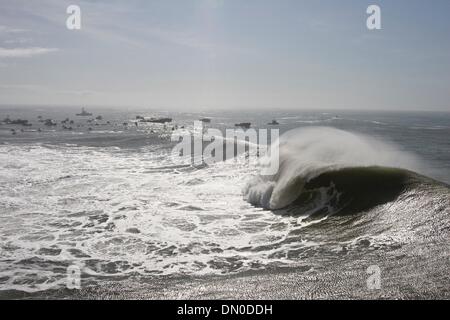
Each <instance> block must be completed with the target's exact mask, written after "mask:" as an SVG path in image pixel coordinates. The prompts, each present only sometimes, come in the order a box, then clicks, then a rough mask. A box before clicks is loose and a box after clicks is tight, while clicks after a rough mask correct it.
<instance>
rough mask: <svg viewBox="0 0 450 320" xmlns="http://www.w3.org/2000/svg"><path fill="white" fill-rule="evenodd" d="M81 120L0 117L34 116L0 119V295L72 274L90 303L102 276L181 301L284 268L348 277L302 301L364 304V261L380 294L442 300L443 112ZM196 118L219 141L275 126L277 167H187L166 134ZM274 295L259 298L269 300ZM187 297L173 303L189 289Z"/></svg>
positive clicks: (445, 252)
mask: <svg viewBox="0 0 450 320" xmlns="http://www.w3.org/2000/svg"><path fill="white" fill-rule="evenodd" d="M79 111H80V110H79V108H68V107H43V106H36V107H7V106H3V107H1V108H0V121H2V120H3V119H10V120H15V119H26V120H28V123H29V125H27V126H23V125H20V124H11V123H9V122H10V121H3V122H0V253H1V254H0V296H1V297H21V296H24V295H29V296H31V297H48V296H56V297H59V298H61V297H68V296H74V295H76V293H74V291H73V290H69V289H67V281H68V270H72V269H70V268H72V267H74V266H75V268H78V269H77V270H79V273H80V276H81V287H82V290H83V289H84V290H88V291H89V290H91V291H89V292H91V293H90V294H91V296H92V297H94V298H95V297H97V298H98V297H100V296H102V294H101V293H99V291H100V292H101V290H102V287H104V285H105V284H106V283H107V284H109V285H111V284H113V285H118V286H121V283H129V282H130V281H133V283H135V285H133V286H132V287H133V289H132V290H131V291H133V292H135V293H136V292H139V291H140V290H142V289H141V288H140V287H139V285H138V284H139V283H144V282H145V283H149V282H152V281H154V282H155V283H156V282H158V283H159V284H160V285H159V287H158V290H163V289H161V287H164V284H165V283H170V284H172V285H173V283H174V281H175V280H174V279H181V280H179V281H181V283H185V284H186V285H181V287H182V288H184V289H180V288H178V289H177V290H181V291H180V292H183V290H185V289H186V287H191V289H192V287H193V286H195V281H200V282H201V283H204V282H205V281H207V280H205V279H214V280H211V281H215V282H216V284H217V281H225V280H223V279H231V278H232V279H240V277H244V278H245V277H246V276H247V275H249V274H252V275H254V274H256V275H258V274H261V275H265V276H267V275H268V274H269V275H272V274H278V273H279V272H283V270H287V272H295V274H296V275H297V279H300V278H301V277H303V278H304V279H312V278H313V277H321V276H324V277H325V278H326V279H329V278H330V277H331V279H334V278H335V276H337V275H338V274H340V275H342V274H343V272H344V271H343V270H342V268H345V272H349V271H352V272H354V273H357V274H358V277H357V279H358V282H353V283H352V285H351V286H345V285H343V286H342V288H344V289H342V291H339V290H338V291H336V290H333V288H331V289H330V288H329V286H326V287H324V288H313V289H311V290H313V292H315V294H316V295H310V296H309V295H308V294H306V293H304V294H303V295H302V297H311V296H313V297H325V298H326V297H336V296H337V297H353V296H357V297H365V295H364V293H363V291H364V290H363V289H364V288H365V286H366V283H365V282H364V280H361V279H366V278H367V277H368V275H367V273H366V271H367V268H368V267H370V266H377V268H379V269H380V270H381V272H382V274H383V272H385V273H384V274H387V275H386V276H385V278H383V277H382V280H383V279H385V281H386V282H385V283H387V284H386V286H388V287H389V291H388V293H385V296H386V297H394V298H395V297H397V298H398V297H425V298H427V297H438V298H445V297H449V295H450V293H449V288H450V279H449V274H448V268H449V266H450V259H449V249H448V248H449V246H448V244H449V242H448V241H449V239H450V237H449V235H450V220H449V215H450V210H449V204H450V189H449V183H450V140H449V136H450V113H445V112H389V111H383V112H381V111H380V112H375V111H373V112H369V111H366V112H362V111H336V110H334V111H227V112H225V111H224V112H219V111H211V112H163V111H159V112H158V111H149V110H145V109H133V108H117V109H112V108H88V111H89V112H92V115H91V116H84V117H82V116H76V114H77V113H79ZM99 115H101V118H100V117H99V118H98V119H95V118H96V117H97V116H99ZM136 116H143V117H170V118H172V119H173V120H172V122H171V123H167V124H160V123H150V122H145V123H144V122H139V123H136ZM200 118H208V119H210V122H205V123H204V127H205V129H207V128H214V129H218V130H220V131H221V132H224V131H225V130H226V129H234V128H236V127H235V124H237V123H242V122H250V123H251V128H254V129H256V130H260V129H269V130H270V129H272V130H273V129H278V130H279V134H280V139H279V141H274V142H273V143H272V144H273V145H274V144H277V145H278V146H279V157H278V159H279V170H278V171H277V172H276V173H275V174H273V175H261V167H260V165H259V162H255V161H250V160H249V152H243V153H238V154H236V155H235V157H233V158H231V159H227V160H226V161H218V162H215V163H208V164H207V165H189V164H187V165H186V164H183V165H181V164H180V163H178V162H177V160H176V159H174V154H173V153H172V150H173V147H174V145H175V142H174V141H171V136H172V134H173V133H174V132H177V130H179V129H180V130H181V129H183V130H185V131H187V132H190V131H192V130H194V128H193V126H194V121H198V120H199V119H200ZM46 119H52V120H54V124H55V125H45V120H46ZM66 119H68V120H67V121H65V120H66ZM274 119H275V120H276V122H277V123H278V124H275V125H269V123H270V122H271V121H272V120H274ZM62 121H64V123H62ZM235 143H237V144H239V143H244V142H239V141H237V142H233V144H235ZM244 144H245V143H244ZM250 156H251V155H250ZM268 160H269V161H270V160H271V159H270V158H268ZM330 274H331V275H330ZM230 277H231V278H230ZM274 277H275V276H274ZM345 277H347V278H348V277H351V276H348V275H346V276H345ZM186 279H191V280H186ZM192 279H196V280H195V281H194V280H192ZM230 281H232V280H230ZM233 281H236V280H233ZM292 281H293V280H292ZM305 281H306V280H305ZM308 281H313V280H308ZM355 281H356V280H355ZM424 282H425V283H424ZM177 283H178V282H177ZM305 283H306V282H305ZM382 284H383V281H382ZM281 286H283V284H281V283H280V287H281ZM250 287H251V285H250ZM263 287H264V286H263ZM264 288H265V287H264ZM296 288H297V289H296ZM399 288H402V290H400V289H399ZM265 289H267V288H265ZM92 290H94V291H95V292H94V293H92ZM108 290H109V293H110V294H111V292H113V291H114V290H113V289H108ZM155 290H156V289H155ZM167 290H168V289H167ZM208 290H209V291H208ZM271 290H274V291H275V292H273V291H272V292H273V295H268V296H267V290H266V291H264V292H263V291H260V295H256V296H255V297H269V298H270V297H277V292H276V291H277V286H276V285H274V284H272V285H271ZM280 290H281V288H280ZM296 290H300V291H301V290H304V288H303V289H302V288H301V285H297V286H293V287H292V288H291V289H290V291H289V294H287V295H286V296H282V297H284V298H286V297H287V298H294V297H297V295H296V294H295V292H296ZM352 290H355V291H352ZM190 292H191V295H182V296H183V297H190V298H192V297H194V298H196V297H198V296H199V295H198V294H199V293H198V292H197V291H195V292H196V293H192V291H190ZM254 292H258V290H256V291H254ZM280 292H283V291H282V290H281V291H280ZM321 292H323V295H320V294H322V293H321ZM355 292H358V293H355ZM213 293H214V295H211V294H213ZM319 293H320V294H319ZM208 294H210V295H209V297H211V296H213V297H220V298H229V297H236V294H233V293H230V292H229V293H226V291H223V292H222V293H220V294H218V293H217V291H216V290H215V289H213V288H212V287H210V288H209V289H207V290H206V292H203V293H202V295H205V296H208ZM166 296H170V297H178V296H177V295H176V293H175V292H173V291H172V292H171V293H170V294H168V295H165V296H164V297H166ZM250 296H251V295H250ZM152 297H160V296H158V295H157V294H156V293H154V296H152ZM237 297H239V295H237Z"/></svg>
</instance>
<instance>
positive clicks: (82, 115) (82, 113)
mask: <svg viewBox="0 0 450 320" xmlns="http://www.w3.org/2000/svg"><path fill="white" fill-rule="evenodd" d="M77 116H79V117H88V116H92V113H90V112H87V111H86V110H84V108H81V112H80V113H77Z"/></svg>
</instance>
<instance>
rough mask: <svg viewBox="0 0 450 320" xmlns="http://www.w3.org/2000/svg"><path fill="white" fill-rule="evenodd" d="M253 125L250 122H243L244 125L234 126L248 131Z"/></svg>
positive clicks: (237, 124)
mask: <svg viewBox="0 0 450 320" xmlns="http://www.w3.org/2000/svg"><path fill="white" fill-rule="evenodd" d="M251 125H252V124H251V123H250V122H242V123H236V124H235V125H234V126H235V127H241V128H245V129H248V128H250V126H251Z"/></svg>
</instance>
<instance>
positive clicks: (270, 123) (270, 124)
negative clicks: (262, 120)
mask: <svg viewBox="0 0 450 320" xmlns="http://www.w3.org/2000/svg"><path fill="white" fill-rule="evenodd" d="M268 125H269V126H276V125H279V123H278V121H277V120H272V122H269V123H268Z"/></svg>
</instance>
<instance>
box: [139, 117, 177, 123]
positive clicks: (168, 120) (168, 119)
mask: <svg viewBox="0 0 450 320" xmlns="http://www.w3.org/2000/svg"><path fill="white" fill-rule="evenodd" d="M140 122H150V123H167V122H172V118H144V119H142V118H140Z"/></svg>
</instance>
